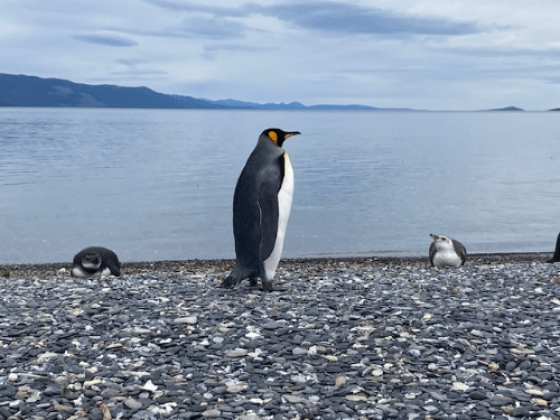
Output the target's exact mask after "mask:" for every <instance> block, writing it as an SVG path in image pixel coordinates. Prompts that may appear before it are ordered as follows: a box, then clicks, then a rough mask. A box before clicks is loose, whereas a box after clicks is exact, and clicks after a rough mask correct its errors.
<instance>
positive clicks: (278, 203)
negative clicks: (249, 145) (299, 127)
mask: <svg viewBox="0 0 560 420" xmlns="http://www.w3.org/2000/svg"><path fill="white" fill-rule="evenodd" d="M298 134H301V133H300V132H299V131H283V130H280V129H278V128H269V129H268V130H264V131H263V132H262V133H261V135H260V136H259V140H258V141H257V145H256V146H255V148H254V149H253V152H252V153H251V155H250V156H249V158H248V159H247V163H245V167H244V168H243V170H242V171H241V175H239V179H238V180H237V185H236V186H235V192H234V194H233V236H234V238H235V257H236V258H235V267H234V268H233V271H232V272H231V273H230V275H229V276H228V277H227V278H226V279H225V280H224V281H223V283H222V287H225V288H233V287H234V286H235V285H236V284H238V283H239V282H241V281H242V280H243V279H246V278H249V281H250V282H251V286H256V285H257V277H260V278H261V282H262V288H263V289H264V290H266V291H271V290H272V279H273V277H274V273H275V272H276V267H278V262H279V261H280V256H281V254H282V247H283V246H284V235H285V234H286V227H287V225H288V217H289V215H290V208H291V205H292V194H293V190H294V172H293V170H292V165H291V163H290V158H289V157H288V153H287V152H286V151H285V150H284V149H282V144H283V143H284V141H285V140H286V139H288V138H290V137H292V136H295V135H298Z"/></svg>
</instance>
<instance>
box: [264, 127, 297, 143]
mask: <svg viewBox="0 0 560 420" xmlns="http://www.w3.org/2000/svg"><path fill="white" fill-rule="evenodd" d="M298 134H301V133H300V132H299V131H284V130H280V129H279V128H269V129H267V130H264V131H263V132H262V134H261V136H265V137H268V138H269V139H270V141H271V142H272V143H274V144H275V145H276V146H278V147H282V144H283V143H284V141H286V140H287V139H289V138H290V137H292V136H297V135H298Z"/></svg>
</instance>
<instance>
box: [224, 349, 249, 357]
mask: <svg viewBox="0 0 560 420" xmlns="http://www.w3.org/2000/svg"><path fill="white" fill-rule="evenodd" d="M226 356H227V357H243V356H247V350H246V349H241V348H236V349H233V350H228V351H226Z"/></svg>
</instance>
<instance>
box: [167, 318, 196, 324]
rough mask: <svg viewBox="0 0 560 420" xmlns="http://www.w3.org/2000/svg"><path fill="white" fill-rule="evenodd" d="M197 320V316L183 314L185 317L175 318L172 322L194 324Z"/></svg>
mask: <svg viewBox="0 0 560 420" xmlns="http://www.w3.org/2000/svg"><path fill="white" fill-rule="evenodd" d="M196 322H197V317H196V316H185V317H181V318H175V319H174V320H173V323H174V324H189V325H194V324H196Z"/></svg>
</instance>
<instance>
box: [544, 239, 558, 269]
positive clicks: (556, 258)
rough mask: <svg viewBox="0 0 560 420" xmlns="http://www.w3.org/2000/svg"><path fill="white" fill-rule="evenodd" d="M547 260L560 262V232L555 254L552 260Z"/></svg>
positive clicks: (548, 261)
mask: <svg viewBox="0 0 560 420" xmlns="http://www.w3.org/2000/svg"><path fill="white" fill-rule="evenodd" d="M546 262H547V263H555V262H560V233H559V234H558V238H557V239H556V249H555V250H554V255H553V256H552V258H551V259H550V260H547V261H546Z"/></svg>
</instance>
